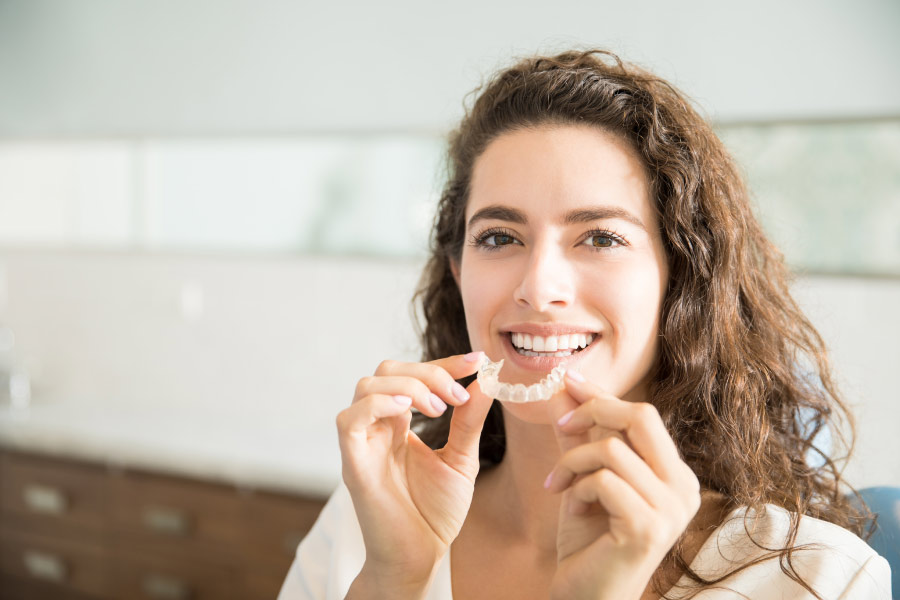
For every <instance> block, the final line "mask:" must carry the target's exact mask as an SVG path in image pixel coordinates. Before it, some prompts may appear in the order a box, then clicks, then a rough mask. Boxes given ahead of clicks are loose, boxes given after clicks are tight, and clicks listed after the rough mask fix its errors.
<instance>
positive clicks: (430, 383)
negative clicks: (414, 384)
mask: <svg viewBox="0 0 900 600" xmlns="http://www.w3.org/2000/svg"><path fill="white" fill-rule="evenodd" d="M483 356H484V354H483V353H482V352H471V353H469V354H458V355H454V356H448V357H447V358H442V359H439V360H434V361H430V362H426V363H405V362H399V361H392V360H386V361H384V362H382V363H381V364H380V365H379V366H378V369H376V371H375V375H376V376H391V375H394V376H396V375H401V376H406V377H414V378H416V379H419V380H420V381H422V382H423V383H424V384H425V385H426V386H427V387H428V388H429V389H430V390H431V391H432V392H434V393H435V394H436V395H437V396H438V397H439V398H441V400H442V401H444V402H445V403H447V404H452V405H453V406H460V405H462V404H464V403H465V402H467V401H468V400H469V393H468V392H467V391H466V389H465V388H464V387H463V386H462V385H460V384H459V383H458V382H457V381H456V379H460V378H462V377H465V376H467V375H471V374H473V373H474V372H475V371H477V370H478V366H479V365H480V364H481V360H482V358H483Z"/></svg>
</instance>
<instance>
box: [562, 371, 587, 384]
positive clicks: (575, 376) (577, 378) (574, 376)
mask: <svg viewBox="0 0 900 600" xmlns="http://www.w3.org/2000/svg"><path fill="white" fill-rule="evenodd" d="M566 377H568V378H569V379H571V380H572V381H574V382H575V383H583V382H584V375H582V374H581V373H579V372H578V371H572V370H570V371H566Z"/></svg>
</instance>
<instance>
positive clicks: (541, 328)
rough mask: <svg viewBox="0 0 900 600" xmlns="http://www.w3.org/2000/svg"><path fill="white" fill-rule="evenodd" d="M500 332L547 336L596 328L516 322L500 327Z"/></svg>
mask: <svg viewBox="0 0 900 600" xmlns="http://www.w3.org/2000/svg"><path fill="white" fill-rule="evenodd" d="M500 333H527V334H530V335H539V336H541V337H547V336H557V335H566V334H569V333H597V330H596V329H594V328H592V327H586V326H585V325H571V324H569V323H516V324H515V325H508V326H506V327H504V328H502V329H500Z"/></svg>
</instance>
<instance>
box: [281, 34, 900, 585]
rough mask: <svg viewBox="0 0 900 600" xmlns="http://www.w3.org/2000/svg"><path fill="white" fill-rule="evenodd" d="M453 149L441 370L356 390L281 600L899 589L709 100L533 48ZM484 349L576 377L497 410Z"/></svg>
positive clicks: (512, 363)
mask: <svg viewBox="0 0 900 600" xmlns="http://www.w3.org/2000/svg"><path fill="white" fill-rule="evenodd" d="M450 142H451V143H450V151H449V163H450V164H449V166H450V169H449V179H448V181H447V183H446V186H445V188H444V193H443V195H442V198H441V201H440V205H439V207H438V216H437V220H436V222H435V229H434V236H433V245H432V255H431V259H430V261H429V263H428V265H427V267H426V270H425V274H424V278H423V281H422V287H421V291H420V294H419V298H420V300H421V302H422V310H423V314H424V317H425V327H424V330H423V331H422V341H423V348H424V356H423V359H424V360H425V361H427V362H423V363H398V362H394V361H384V362H383V363H382V364H381V365H379V366H378V368H377V369H376V371H375V374H374V376H372V377H365V378H363V379H362V380H360V381H359V383H358V385H357V388H356V393H355V396H354V398H353V401H352V403H351V406H350V407H349V408H347V409H345V410H344V411H342V412H341V413H340V414H339V415H338V418H337V426H338V433H339V438H340V444H341V456H342V461H343V478H344V483H345V484H346V485H345V486H342V487H341V489H339V490H338V491H337V492H336V493H335V494H334V496H333V497H332V498H331V500H330V502H329V504H328V505H327V506H326V508H325V510H324V511H323V513H322V515H321V516H320V518H319V521H318V522H317V524H316V525H315V527H314V528H313V530H312V531H311V532H310V534H309V536H308V537H307V538H306V539H305V540H304V541H303V543H302V544H301V545H300V547H299V548H298V551H297V558H296V560H295V562H294V565H293V566H292V568H291V570H290V572H289V573H288V577H287V579H286V581H285V584H284V587H283V589H282V593H281V596H280V597H281V598H282V599H285V600H287V599H292V598H329V599H331V598H344V597H347V598H354V599H356V598H383V597H396V598H428V599H431V600H437V599H448V598H451V597H455V598H466V599H478V598H505V597H515V598H547V597H549V598H554V599H556V598H559V599H567V600H569V599H582V598H585V599H587V598H591V599H597V598H605V599H616V600H622V599H632V600H637V599H639V598H641V599H643V598H657V597H659V596H660V595H664V596H665V597H666V598H686V597H693V596H696V595H698V594H700V595H701V597H703V598H720V597H721V598H725V597H727V598H731V597H733V596H734V595H735V594H736V595H738V596H741V597H746V598H759V599H768V598H773V597H790V598H806V597H816V598H856V597H865V598H888V597H889V594H890V591H889V590H890V584H889V581H888V574H889V571H888V567H887V564H886V562H885V561H884V559H882V558H881V557H879V556H878V555H877V554H875V553H874V552H873V551H872V550H871V549H870V548H869V547H868V546H867V545H866V544H865V543H864V542H863V541H862V540H861V539H859V538H858V537H857V535H859V534H862V533H863V531H862V530H863V525H864V519H865V518H866V517H867V516H868V515H867V513H866V512H864V511H859V510H857V509H855V508H853V506H851V504H850V503H849V501H848V500H846V499H845V497H844V496H843V495H842V491H843V489H844V483H843V482H842V480H841V476H840V470H839V469H838V467H837V466H836V464H835V462H833V461H832V459H831V457H830V456H826V455H825V454H824V452H822V451H821V450H819V449H817V448H816V447H815V441H816V439H817V438H816V435H817V434H818V433H819V432H820V431H821V430H822V428H823V427H826V426H829V427H831V428H832V430H833V431H834V432H835V435H834V436H833V438H832V442H833V443H834V444H835V445H836V444H838V443H839V442H840V439H841V438H840V436H839V435H838V433H839V431H840V429H839V427H838V425H839V424H840V421H841V417H845V418H846V419H847V420H848V421H849V422H850V423H851V427H850V429H851V431H852V420H851V419H850V416H849V414H848V413H847V411H846V408H845V406H844V404H843V403H842V401H841V399H840V396H839V394H838V392H837V390H836V388H835V386H834V384H833V382H832V380H831V376H830V372H829V367H828V361H827V356H826V350H825V348H824V345H823V343H822V341H821V338H820V337H819V335H818V334H817V333H816V331H815V330H814V329H813V327H812V326H811V325H810V323H809V321H808V320H807V319H806V318H805V317H804V316H803V314H802V313H801V312H800V311H799V309H798V308H797V306H796V304H795V303H794V301H793V300H792V299H791V297H790V295H789V293H788V287H787V271H786V269H785V267H784V265H783V263H782V261H781V256H780V254H779V253H778V251H777V250H776V249H775V248H774V247H773V246H772V245H771V244H770V243H769V242H768V241H767V239H766V238H765V236H764V235H763V233H762V230H761V228H760V227H759V225H758V224H757V222H756V220H755V218H754V216H753V214H752V211H751V209H750V205H749V202H748V199H747V194H746V191H745V189H744V187H743V184H742V182H741V180H740V178H739V176H738V174H737V171H736V169H735V168H734V166H733V165H732V162H731V160H730V158H729V157H728V155H727V153H726V152H725V150H724V149H723V147H722V145H721V143H720V142H719V140H718V139H717V138H716V136H715V135H714V134H713V133H712V131H711V130H710V128H709V127H708V126H707V125H706V123H705V122H704V121H703V120H702V119H701V118H700V117H699V116H698V115H697V114H696V113H695V112H694V110H693V109H692V108H691V107H690V106H689V104H688V103H687V102H686V101H685V100H684V98H683V97H682V96H681V95H680V94H679V93H678V92H677V91H675V90H674V89H673V88H672V87H671V86H670V85H669V84H667V83H666V82H664V81H661V80H659V79H657V78H655V77H654V76H652V75H651V74H649V73H647V72H645V71H643V70H641V69H639V68H637V67H634V66H631V65H626V64H624V63H622V62H620V61H619V60H618V58H616V57H615V56H612V55H610V54H607V53H603V52H598V51H591V52H568V53H564V54H561V55H558V56H554V57H535V58H530V59H526V60H523V61H521V62H520V63H518V64H516V65H514V66H512V67H511V68H509V69H507V70H505V71H503V72H501V73H499V74H498V75H497V76H496V77H495V78H494V79H492V80H491V81H490V82H489V83H488V84H487V85H486V87H485V88H484V89H483V90H481V92H480V95H479V96H478V98H477V99H476V101H475V103H474V105H473V106H472V107H471V109H470V110H469V112H468V113H467V115H466V117H465V118H464V119H463V121H462V123H461V124H460V127H459V128H458V130H457V131H456V132H455V133H454V134H453V135H452V137H451V140H450ZM487 359H490V360H492V361H499V360H503V361H504V363H505V365H506V366H504V368H503V370H502V371H501V372H500V373H499V382H498V385H499V384H500V383H505V384H508V385H512V386H518V385H522V386H526V385H535V384H541V385H542V384H543V383H542V382H543V381H545V380H544V378H545V377H548V373H552V372H554V371H555V370H556V369H558V368H560V367H561V365H562V364H563V363H565V364H566V368H567V371H566V375H565V378H564V379H563V382H564V385H563V386H562V388H561V389H559V390H558V391H557V392H556V393H554V394H552V396H551V397H550V398H549V400H547V401H538V402H527V403H521V402H513V401H508V400H506V401H504V400H503V398H502V397H500V398H499V399H495V397H493V394H490V395H486V394H485V393H484V392H485V390H484V389H482V388H481V386H480V385H479V383H478V382H473V381H472V376H473V374H474V373H475V372H476V371H477V370H478V369H479V367H480V366H481V365H482V364H483V363H484V361H485V360H487ZM801 366H802V368H803V369H805V372H801V369H800V367H801ZM555 372H557V373H558V372H559V371H555ZM809 372H815V373H816V374H817V375H818V377H819V379H820V380H821V382H822V386H821V387H815V388H813V387H812V386H810V385H808V380H809V379H808V378H809ZM463 384H465V385H466V386H467V387H464V386H463ZM554 390H556V388H555V387H554ZM498 396H502V395H501V394H498ZM514 399H515V398H514ZM413 409H415V411H416V412H415V414H413ZM810 451H813V452H816V451H819V453H820V454H821V455H822V460H821V461H819V462H817V463H816V465H811V464H808V463H806V462H805V461H804V457H805V456H806V455H807V454H808V453H809V452H810Z"/></svg>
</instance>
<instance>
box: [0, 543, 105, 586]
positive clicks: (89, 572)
mask: <svg viewBox="0 0 900 600" xmlns="http://www.w3.org/2000/svg"><path fill="white" fill-rule="evenodd" d="M108 569H109V554H108V553H107V551H106V550H105V549H104V548H103V547H102V546H100V545H97V544H91V543H85V542H76V541H71V540H64V539H51V538H47V537H43V536H37V535H33V534H28V533H22V532H21V531H17V530H16V529H15V528H10V527H8V526H4V527H3V528H2V529H0V572H2V573H3V576H4V579H6V580H8V581H9V582H10V585H11V586H14V587H15V589H18V590H26V589H27V590H31V591H32V592H35V593H36V594H37V593H38V592H39V591H41V590H42V592H40V595H29V596H27V597H32V598H35V597H54V598H56V597H59V598H64V597H69V596H78V595H87V596H93V597H97V598H108V597H110V594H111V589H112V588H111V585H110V580H109V575H110V573H109V570H108ZM50 590H52V591H53V595H52V596H48V595H47V592H48V591H50ZM5 597H6V596H5V595H4V598H5Z"/></svg>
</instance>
